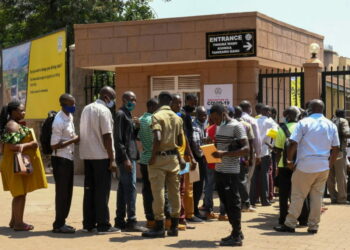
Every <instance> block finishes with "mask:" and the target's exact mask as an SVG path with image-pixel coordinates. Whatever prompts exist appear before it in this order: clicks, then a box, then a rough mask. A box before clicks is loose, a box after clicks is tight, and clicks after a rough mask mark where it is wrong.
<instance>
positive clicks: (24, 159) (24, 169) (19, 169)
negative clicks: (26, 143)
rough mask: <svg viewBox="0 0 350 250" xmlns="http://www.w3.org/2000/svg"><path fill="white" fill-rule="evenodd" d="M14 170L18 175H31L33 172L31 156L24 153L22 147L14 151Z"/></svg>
mask: <svg viewBox="0 0 350 250" xmlns="http://www.w3.org/2000/svg"><path fill="white" fill-rule="evenodd" d="M13 172H14V173H15V174H17V175H30V174H32V173H33V165H32V163H31V161H30V157H29V155H25V154H23V153H22V147H21V150H20V151H19V152H16V153H14V168H13Z"/></svg>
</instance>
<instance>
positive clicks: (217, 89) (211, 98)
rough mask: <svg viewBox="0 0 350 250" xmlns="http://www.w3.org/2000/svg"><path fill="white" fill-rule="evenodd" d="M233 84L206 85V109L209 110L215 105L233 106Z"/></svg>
mask: <svg viewBox="0 0 350 250" xmlns="http://www.w3.org/2000/svg"><path fill="white" fill-rule="evenodd" d="M232 92H233V88H232V84H206V85H204V107H205V108H206V109H207V110H209V109H210V108H211V107H212V106H213V105H214V104H218V103H220V104H222V105H225V106H232V103H233V100H232V99H233V98H232V96H233V93H232Z"/></svg>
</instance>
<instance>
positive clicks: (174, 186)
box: [148, 155, 180, 220]
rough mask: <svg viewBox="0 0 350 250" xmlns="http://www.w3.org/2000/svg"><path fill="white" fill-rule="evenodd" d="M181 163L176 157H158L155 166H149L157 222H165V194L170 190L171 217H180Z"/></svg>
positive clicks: (153, 206)
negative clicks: (166, 190)
mask: <svg viewBox="0 0 350 250" xmlns="http://www.w3.org/2000/svg"><path fill="white" fill-rule="evenodd" d="M179 170H180V166H179V161H178V159H177V156H176V155H167V156H158V157H157V159H156V162H155V163H154V164H153V165H149V167H148V174H149V180H150V182H151V189H152V195H153V204H152V208H153V213H154V219H155V220H164V218H165V217H164V204H165V199H164V192H165V185H166V187H167V189H168V199H169V203H170V207H171V213H170V215H171V217H173V218H179V216H180V191H179V188H180V182H179V175H178V174H179Z"/></svg>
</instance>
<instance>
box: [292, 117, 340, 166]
mask: <svg viewBox="0 0 350 250" xmlns="http://www.w3.org/2000/svg"><path fill="white" fill-rule="evenodd" d="M290 139H291V140H293V141H295V142H297V143H298V149H297V161H296V165H297V168H298V169H299V170H300V171H302V172H305V173H318V172H323V171H326V170H328V169H329V161H328V158H329V155H330V150H331V148H332V147H336V146H339V145H340V143H339V137H338V130H337V126H336V125H335V124H334V123H333V122H331V121H330V120H329V119H327V118H326V117H324V116H323V114H312V115H310V116H309V117H306V118H304V119H302V120H301V121H300V122H298V124H297V125H296V127H295V129H294V131H293V133H292V135H291V136H290Z"/></svg>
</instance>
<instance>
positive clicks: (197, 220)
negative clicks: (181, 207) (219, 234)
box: [186, 216, 203, 223]
mask: <svg viewBox="0 0 350 250" xmlns="http://www.w3.org/2000/svg"><path fill="white" fill-rule="evenodd" d="M186 221H188V222H192V223H200V222H203V220H202V219H200V218H198V217H197V216H193V217H192V218H190V219H187V218H186Z"/></svg>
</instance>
